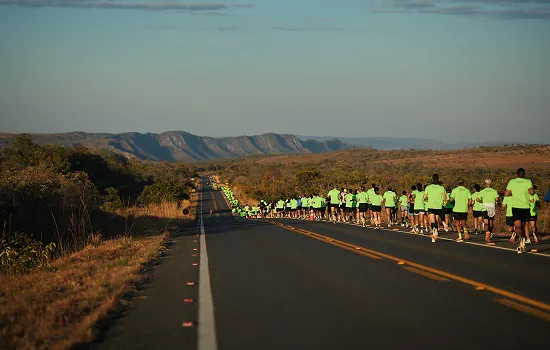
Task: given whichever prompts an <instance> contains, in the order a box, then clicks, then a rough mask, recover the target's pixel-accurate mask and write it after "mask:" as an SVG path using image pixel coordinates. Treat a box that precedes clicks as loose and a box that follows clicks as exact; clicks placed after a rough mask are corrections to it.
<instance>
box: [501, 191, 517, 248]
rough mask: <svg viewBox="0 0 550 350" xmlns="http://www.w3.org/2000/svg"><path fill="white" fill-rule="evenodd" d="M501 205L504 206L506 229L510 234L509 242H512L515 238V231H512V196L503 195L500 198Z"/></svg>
mask: <svg viewBox="0 0 550 350" xmlns="http://www.w3.org/2000/svg"><path fill="white" fill-rule="evenodd" d="M502 207H503V208H506V231H508V233H510V234H511V236H510V242H512V243H514V242H515V240H516V233H515V232H514V214H512V197H504V199H503V200H502Z"/></svg>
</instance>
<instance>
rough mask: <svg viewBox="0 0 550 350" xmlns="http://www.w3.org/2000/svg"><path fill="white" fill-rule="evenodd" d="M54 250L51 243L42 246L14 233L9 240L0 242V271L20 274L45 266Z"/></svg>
mask: <svg viewBox="0 0 550 350" xmlns="http://www.w3.org/2000/svg"><path fill="white" fill-rule="evenodd" d="M55 248H56V244H55V243H53V242H52V243H50V244H48V245H46V246H44V244H43V243H42V242H39V241H37V240H35V239H32V238H29V237H27V236H25V235H24V234H22V233H19V232H16V233H15V234H14V235H13V236H12V237H10V238H9V239H5V238H3V239H2V240H1V241H0V271H2V272H10V273H19V274H22V273H27V272H29V271H31V270H33V269H35V268H37V267H41V266H46V265H48V264H49V262H50V261H51V260H52V258H53V255H54V250H55Z"/></svg>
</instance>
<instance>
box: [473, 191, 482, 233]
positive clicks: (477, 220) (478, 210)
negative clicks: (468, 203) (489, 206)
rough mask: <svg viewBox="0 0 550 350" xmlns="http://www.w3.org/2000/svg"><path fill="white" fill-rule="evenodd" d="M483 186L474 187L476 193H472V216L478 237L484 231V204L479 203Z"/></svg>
mask: <svg viewBox="0 0 550 350" xmlns="http://www.w3.org/2000/svg"><path fill="white" fill-rule="evenodd" d="M480 189H481V186H479V185H478V184H475V185H474V193H472V203H473V206H472V215H473V217H474V233H475V234H476V235H477V234H478V233H480V232H481V230H483V204H482V202H481V201H478V199H479V198H480V195H481V194H480V193H479V191H480Z"/></svg>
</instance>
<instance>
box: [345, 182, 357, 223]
mask: <svg viewBox="0 0 550 350" xmlns="http://www.w3.org/2000/svg"><path fill="white" fill-rule="evenodd" d="M345 200H346V216H345V218H344V220H345V222H350V223H354V222H355V215H354V213H355V200H356V198H355V194H353V190H352V189H351V188H350V189H349V190H348V192H347V195H346V198H345Z"/></svg>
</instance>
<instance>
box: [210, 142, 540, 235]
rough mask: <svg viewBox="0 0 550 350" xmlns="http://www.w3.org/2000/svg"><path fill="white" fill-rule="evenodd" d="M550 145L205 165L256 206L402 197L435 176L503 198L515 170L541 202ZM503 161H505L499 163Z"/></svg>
mask: <svg viewBox="0 0 550 350" xmlns="http://www.w3.org/2000/svg"><path fill="white" fill-rule="evenodd" d="M549 159H550V147H549V146H540V145H537V146H508V147H504V146H502V147H479V148H473V149H461V150H452V151H424V150H397V151H379V150H374V149H361V150H353V151H345V152H333V153H324V154H310V155H277V156H266V157H250V158H245V159H239V160H234V161H223V162H212V163H209V164H204V165H203V166H204V168H205V169H207V170H212V171H216V172H217V174H219V176H220V179H221V181H222V182H226V181H228V182H229V183H230V186H231V188H232V190H233V191H234V193H235V196H236V197H237V198H238V199H239V201H240V202H241V203H248V204H250V205H255V204H257V203H258V201H259V200H260V199H265V200H266V201H267V202H272V201H275V200H278V199H290V198H296V197H297V196H300V195H306V196H309V195H313V194H321V195H324V196H326V194H327V192H328V190H329V189H330V188H331V186H333V185H338V186H340V187H345V188H352V189H355V188H358V187H360V186H361V185H366V186H367V188H370V184H372V183H376V184H377V185H378V186H379V187H380V189H381V191H385V189H386V188H387V186H388V185H392V186H393V187H394V189H395V190H398V191H399V193H401V191H402V190H409V189H410V187H411V186H412V185H413V184H416V183H418V182H420V183H423V184H425V183H429V181H430V178H431V175H432V174H433V173H438V174H440V176H441V179H442V181H443V182H444V186H451V187H454V186H456V184H457V180H458V179H459V178H461V179H464V180H465V183H466V186H467V187H469V188H470V189H472V190H473V186H474V184H483V181H484V180H485V179H486V178H490V179H492V180H493V187H494V188H495V189H496V190H497V191H498V192H499V193H501V194H502V193H503V192H504V190H505V188H506V185H507V183H508V181H509V180H510V179H511V178H513V177H514V176H515V170H516V169H517V168H518V167H524V168H525V169H526V170H527V177H528V178H530V179H531V180H532V181H533V183H534V184H536V185H537V186H538V188H539V189H538V194H539V196H540V197H541V198H542V197H543V196H544V194H545V193H546V190H547V189H548V188H549V187H550V161H549ZM503 160H504V161H503ZM498 217H499V218H500V219H498V220H496V221H495V224H496V230H498V231H500V232H503V231H505V228H504V217H505V213H504V211H503V210H502V209H501V210H499V212H498ZM538 225H539V231H540V232H545V233H550V208H549V206H548V205H546V204H544V203H542V205H541V207H540V211H539V222H538Z"/></svg>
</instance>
